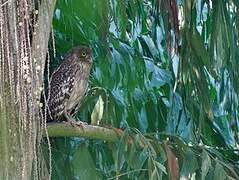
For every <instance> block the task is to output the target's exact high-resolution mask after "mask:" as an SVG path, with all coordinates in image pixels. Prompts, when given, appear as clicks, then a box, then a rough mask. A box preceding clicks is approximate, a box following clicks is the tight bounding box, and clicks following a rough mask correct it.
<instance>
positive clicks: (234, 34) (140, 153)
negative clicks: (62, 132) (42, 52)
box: [50, 0, 239, 180]
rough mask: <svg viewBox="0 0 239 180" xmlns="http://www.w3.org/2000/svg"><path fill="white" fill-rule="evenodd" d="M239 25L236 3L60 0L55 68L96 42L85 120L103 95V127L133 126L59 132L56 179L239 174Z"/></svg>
mask: <svg viewBox="0 0 239 180" xmlns="http://www.w3.org/2000/svg"><path fill="white" fill-rule="evenodd" d="M238 22H239V4H238V2H237V1H236V0H234V1H233V0H230V1H224V0H217V1H210V0H198V1H193V0H187V1H176V0H170V1H160V0H127V1H126V0H125V1H116V0H101V1H99V0H87V1H86V0H79V1H77V2H76V1H73V0H65V1H63V0H61V1H57V5H56V9H55V13H54V22H53V31H54V39H53V38H52V40H53V41H52V42H54V43H51V45H50V49H51V51H50V54H51V59H52V61H51V64H50V69H51V70H52V69H54V68H55V67H56V66H57V65H58V64H59V63H60V62H61V57H62V55H64V54H65V53H66V52H67V50H68V49H70V48H71V47H73V46H77V45H80V44H87V45H89V46H90V47H91V48H92V49H93V51H94V65H93V66H94V67H93V69H92V74H91V77H90V88H89V91H88V94H87V97H86V99H85V101H84V103H83V105H82V106H81V109H80V112H79V113H78V114H77V116H76V119H81V120H84V121H87V122H88V123H90V122H91V113H92V111H93V109H94V106H95V104H96V102H97V101H98V99H99V97H102V100H103V102H104V109H103V110H104V112H103V117H102V119H100V120H101V121H100V125H101V126H107V127H109V126H113V127H117V128H122V129H124V130H125V133H124V136H123V137H122V139H121V141H120V142H119V143H117V144H109V143H107V142H101V141H93V140H86V139H81V138H58V139H57V138H56V139H54V140H53V143H52V153H53V154H52V156H53V157H52V158H53V160H52V168H53V178H52V179H58V180H59V179H111V178H112V179H114V177H115V176H121V179H162V178H165V179H167V178H171V179H177V178H178V177H181V178H182V177H185V178H192V179H229V178H231V179H239V174H238V172H239V164H238V160H239V156H238V138H239V136H238V130H239V121H238V95H237V94H238V92H239V86H238V85H239V79H238V77H239V76H238V71H237V67H238V60H237V59H238V58H239V48H238V45H239V42H238V36H239V27H238ZM54 47H55V48H54ZM53 49H56V53H55V52H54V50H53ZM54 54H55V55H56V56H55V57H54ZM129 138H130V139H131V140H132V141H131V142H130V143H129V142H128V139H129Z"/></svg>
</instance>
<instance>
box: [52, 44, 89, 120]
mask: <svg viewBox="0 0 239 180" xmlns="http://www.w3.org/2000/svg"><path fill="white" fill-rule="evenodd" d="M92 62H93V61H92V51H91V49H90V48H88V47H85V46H80V47H74V48H72V49H71V50H70V51H69V52H68V53H67V55H66V56H65V58H64V60H63V62H62V64H61V65H60V66H59V67H58V68H57V69H56V70H55V71H54V72H53V73H52V75H51V78H50V82H49V88H48V98H47V109H48V111H47V112H48V113H47V115H48V116H47V121H48V122H50V121H71V120H72V113H73V112H74V110H75V108H76V106H78V107H79V105H80V103H81V102H82V99H83V97H84V95H85V92H86V90H87V87H88V79H89V75H90V70H91V66H92Z"/></svg>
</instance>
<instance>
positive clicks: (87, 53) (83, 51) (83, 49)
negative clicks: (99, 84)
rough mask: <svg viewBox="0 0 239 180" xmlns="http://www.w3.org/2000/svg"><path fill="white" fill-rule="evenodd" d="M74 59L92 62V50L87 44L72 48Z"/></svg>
mask: <svg viewBox="0 0 239 180" xmlns="http://www.w3.org/2000/svg"><path fill="white" fill-rule="evenodd" d="M72 54H73V56H74V59H76V60H79V61H81V62H86V63H92V62H93V61H92V50H91V48H89V47H87V46H78V47H74V48H73V49H72Z"/></svg>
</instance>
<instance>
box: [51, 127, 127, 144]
mask: <svg viewBox="0 0 239 180" xmlns="http://www.w3.org/2000/svg"><path fill="white" fill-rule="evenodd" d="M47 131H48V135H49V137H84V138H89V139H98V140H104V141H109V142H117V141H118V140H119V139H120V136H121V135H122V133H123V132H122V130H120V129H116V128H106V127H100V126H94V125H82V127H77V126H73V125H71V124H70V123H69V124H68V123H48V124H47Z"/></svg>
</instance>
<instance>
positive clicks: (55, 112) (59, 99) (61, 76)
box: [47, 63, 75, 120]
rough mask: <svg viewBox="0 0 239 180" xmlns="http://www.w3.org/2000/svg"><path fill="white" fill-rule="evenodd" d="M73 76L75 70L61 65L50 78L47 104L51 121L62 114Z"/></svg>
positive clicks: (66, 65) (70, 89)
mask: <svg viewBox="0 0 239 180" xmlns="http://www.w3.org/2000/svg"><path fill="white" fill-rule="evenodd" d="M74 74H75V68H74V67H72V66H70V65H69V64H67V63H63V64H61V65H60V66H59V67H58V69H57V70H56V71H55V72H54V73H53V74H52V76H51V79H50V86H49V94H48V103H47V104H48V108H49V111H50V117H51V119H52V120H54V119H55V118H59V117H60V116H61V115H62V114H63V113H64V109H65V102H66V101H67V100H68V99H69V95H70V93H71V91H72V87H73V83H74V78H75V75H74Z"/></svg>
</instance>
